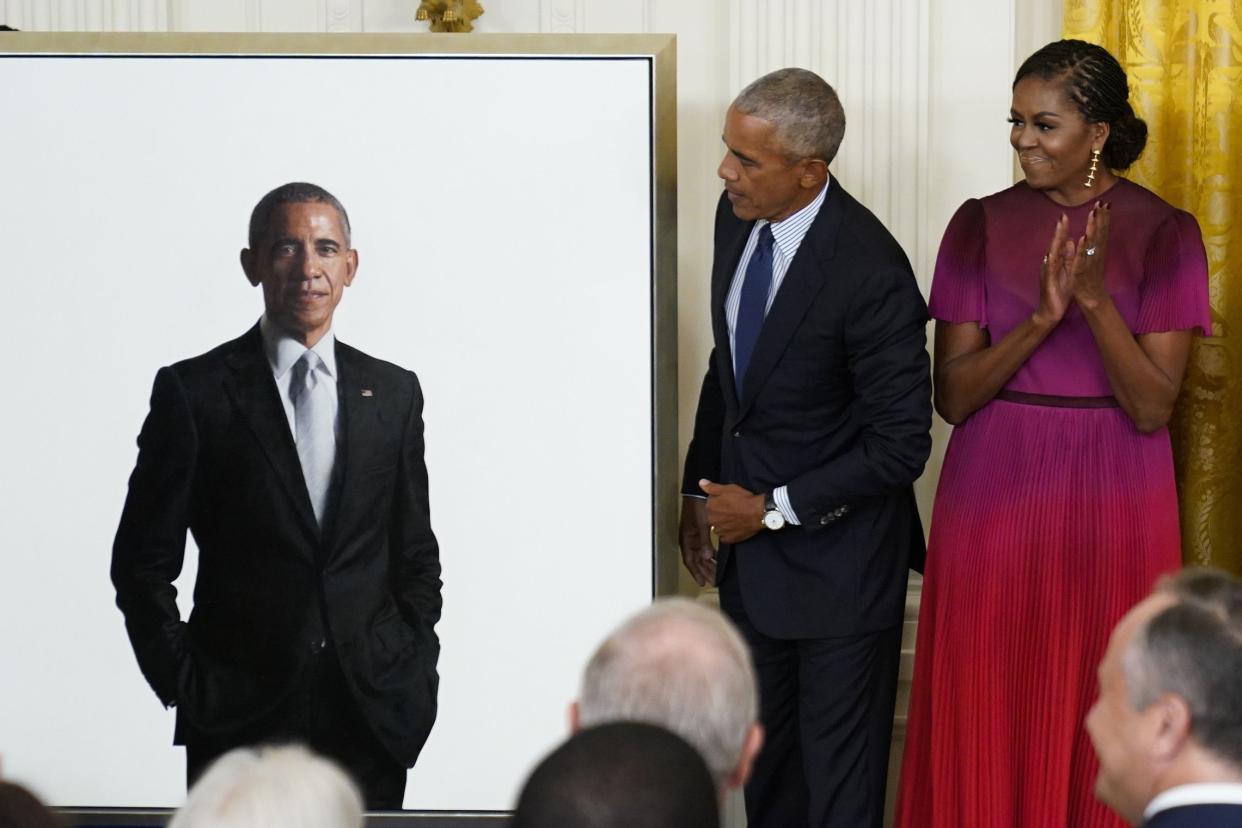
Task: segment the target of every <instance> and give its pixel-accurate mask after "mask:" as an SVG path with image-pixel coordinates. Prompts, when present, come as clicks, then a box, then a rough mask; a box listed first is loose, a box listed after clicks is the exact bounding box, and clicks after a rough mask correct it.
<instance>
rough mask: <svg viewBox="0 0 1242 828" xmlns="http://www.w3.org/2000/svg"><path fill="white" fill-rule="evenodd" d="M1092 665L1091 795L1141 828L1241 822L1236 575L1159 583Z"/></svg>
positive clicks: (1241, 595)
mask: <svg viewBox="0 0 1242 828" xmlns="http://www.w3.org/2000/svg"><path fill="white" fill-rule="evenodd" d="M1099 672H1100V697H1099V699H1098V700H1097V701H1096V703H1095V705H1094V706H1093V707H1092V708H1091V712H1090V713H1089V714H1087V732H1088V733H1089V734H1090V735H1091V742H1092V744H1093V745H1094V746H1095V753H1096V756H1097V757H1099V760H1100V770H1099V775H1098V776H1097V777H1096V783H1095V792H1096V796H1097V797H1099V799H1100V800H1101V801H1102V802H1104V803H1105V804H1106V805H1108V806H1109V807H1111V808H1112V809H1113V810H1114V811H1116V812H1117V813H1118V814H1119V815H1121V817H1123V818H1124V819H1126V820H1127V821H1129V822H1130V823H1131V824H1133V825H1144V826H1146V828H1237V826H1240V825H1242V582H1240V581H1238V579H1236V578H1233V577H1230V576H1228V575H1225V574H1224V573H1222V572H1216V571H1213V570H1206V569H1188V570H1184V571H1182V572H1181V573H1179V574H1178V575H1177V576H1175V577H1172V578H1167V579H1165V580H1162V581H1161V582H1160V583H1159V584H1157V586H1156V590H1155V592H1153V593H1152V594H1151V595H1150V596H1148V597H1147V598H1146V599H1144V600H1143V601H1141V602H1140V603H1139V604H1138V605H1137V606H1135V607H1134V608H1133V609H1132V610H1130V612H1129V613H1127V614H1126V616H1125V617H1124V618H1122V619H1121V621H1120V623H1118V624H1117V627H1116V629H1114V630H1113V635H1112V638H1111V639H1110V640H1109V642H1108V650H1107V651H1106V652H1105V653H1104V658H1103V660H1102V661H1101V662H1100V671H1099Z"/></svg>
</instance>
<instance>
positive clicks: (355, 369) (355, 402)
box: [328, 340, 384, 548]
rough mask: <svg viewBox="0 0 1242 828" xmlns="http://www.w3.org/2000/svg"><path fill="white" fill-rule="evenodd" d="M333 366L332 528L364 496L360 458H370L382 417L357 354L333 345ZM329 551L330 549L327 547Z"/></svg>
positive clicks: (378, 391)
mask: <svg viewBox="0 0 1242 828" xmlns="http://www.w3.org/2000/svg"><path fill="white" fill-rule="evenodd" d="M336 366H337V372H338V373H339V375H340V376H339V378H338V380H337V389H338V393H339V394H340V406H341V407H340V411H341V419H342V423H341V439H340V441H339V443H338V445H337V451H336V462H337V466H338V468H339V472H340V473H339V474H338V475H337V479H338V480H339V481H340V482H339V485H338V487H337V489H336V497H335V498H333V500H332V506H331V511H330V515H331V517H330V520H329V522H328V526H329V527H331V528H335V527H338V526H341V525H342V524H343V523H344V522H345V521H347V520H348V517H349V515H350V514H351V513H352V511H353V510H354V508H355V504H356V503H357V500H358V498H359V497H363V496H365V493H364V492H362V491H360V489H361V475H362V470H363V467H364V466H365V463H364V462H362V461H363V460H364V458H366V457H369V456H370V455H371V453H372V452H371V451H370V447H371V446H372V445H373V443H374V441H375V440H376V438H377V436H378V435H379V433H380V427H381V423H382V422H383V419H384V418H383V415H382V414H381V412H380V410H379V405H378V402H377V396H376V395H377V394H380V393H382V392H383V390H384V389H377V388H376V386H375V382H374V380H373V379H372V377H371V376H370V375H369V373H368V372H367V371H366V369H365V366H364V365H363V364H362V361H361V360H359V359H358V352H357V351H355V350H354V349H353V348H350V347H349V346H348V345H343V344H341V342H340V340H337V343H336ZM329 548H331V545H330V544H329Z"/></svg>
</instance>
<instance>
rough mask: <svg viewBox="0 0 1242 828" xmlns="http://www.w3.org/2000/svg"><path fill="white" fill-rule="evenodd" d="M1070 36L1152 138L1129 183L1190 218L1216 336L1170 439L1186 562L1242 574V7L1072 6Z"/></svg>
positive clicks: (1183, 2) (1145, 2)
mask: <svg viewBox="0 0 1242 828" xmlns="http://www.w3.org/2000/svg"><path fill="white" fill-rule="evenodd" d="M1064 9H1065V17H1064V27H1063V36H1064V37H1067V38H1077V39H1080V40H1087V41H1090V42H1092V43H1098V44H1100V45H1101V46H1103V47H1104V48H1106V49H1108V50H1109V51H1110V52H1112V53H1113V54H1114V55H1115V56H1116V57H1117V59H1118V60H1119V61H1120V62H1121V65H1122V67H1123V68H1124V69H1125V70H1126V74H1127V75H1128V76H1129V80H1130V99H1131V101H1132V102H1133V104H1134V108H1135V111H1136V112H1137V113H1138V115H1139V117H1140V118H1143V119H1144V120H1146V121H1147V126H1148V129H1149V133H1148V143H1147V150H1146V152H1144V153H1143V156H1142V157H1141V158H1140V159H1139V161H1138V163H1136V164H1135V165H1134V166H1133V167H1132V168H1131V169H1130V170H1129V171H1128V172H1127V173H1126V175H1127V177H1129V178H1130V179H1132V180H1134V181H1136V182H1138V183H1140V184H1142V185H1143V186H1145V187H1147V188H1148V189H1150V190H1153V191H1154V192H1156V193H1158V194H1159V195H1160V196H1161V197H1163V198H1164V199H1166V200H1167V201H1169V202H1170V203H1172V204H1174V205H1176V206H1178V207H1181V208H1182V209H1184V210H1188V211H1189V212H1191V213H1192V214H1194V216H1195V218H1197V219H1198V220H1199V226H1200V228H1201V229H1202V231H1203V242H1204V244H1205V245H1206V247H1207V256H1208V269H1209V274H1210V275H1209V291H1210V297H1211V304H1212V325H1213V332H1212V333H1213V336H1212V338H1210V339H1200V338H1198V337H1196V338H1195V341H1194V345H1193V350H1192V351H1191V356H1190V364H1189V366H1188V368H1187V372H1186V380H1185V383H1184V384H1183V386H1182V395H1181V398H1180V399H1179V401H1178V405H1177V410H1176V412H1175V413H1174V416H1173V421H1172V423H1170V431H1171V432H1172V436H1173V454H1174V459H1175V461H1176V465H1177V478H1178V479H1177V483H1178V497H1179V500H1180V506H1181V520H1182V547H1183V548H1182V552H1183V557H1184V559H1185V561H1186V563H1188V564H1201V565H1205V566H1215V567H1219V568H1221V569H1225V570H1228V571H1230V572H1233V573H1235V574H1238V575H1242V0H1065V7H1064Z"/></svg>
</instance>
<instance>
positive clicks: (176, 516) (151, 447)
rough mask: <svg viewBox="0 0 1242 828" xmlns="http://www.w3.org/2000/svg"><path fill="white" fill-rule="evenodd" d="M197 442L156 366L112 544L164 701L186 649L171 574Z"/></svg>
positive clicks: (179, 556) (184, 405)
mask: <svg viewBox="0 0 1242 828" xmlns="http://www.w3.org/2000/svg"><path fill="white" fill-rule="evenodd" d="M197 442H198V441H197V436H196V432H195V427H194V418H193V416H192V414H191V411H190V404H189V400H188V399H187V397H186V394H185V389H184V388H183V387H182V385H181V382H180V380H179V379H178V378H177V374H176V372H175V371H173V369H171V368H162V369H160V371H159V373H158V374H156V376H155V387H154V388H153V390H152V391H151V411H150V413H148V414H147V419H146V421H145V422H144V423H143V425H142V432H141V434H139V436H138V462H137V464H136V465H135V466H134V472H133V474H132V475H130V478H129V494H128V496H127V497H126V498H125V507H124V510H123V511H122V512H121V524H120V526H119V528H118V529H117V532H116V540H115V541H114V542H113V545H112V583H113V585H114V586H115V587H116V603H117V606H118V607H119V608H120V610H121V613H122V614H123V615H124V616H125V628H126V630H127V631H128V632H129V640H130V643H131V644H132V645H133V647H134V654H135V655H136V656H137V658H138V666H139V668H141V670H142V674H143V675H144V676H146V679H147V681H148V682H149V683H150V684H151V687H152V689H154V690H155V693H156V695H158V696H159V697H160V701H162V702H163V703H164V704H165V705H170V704H173V703H175V702H176V701H177V687H178V675H179V672H180V666H181V664H182V663H183V661H184V657H185V651H186V644H185V635H186V631H185V623H184V622H183V621H182V620H181V615H180V613H179V612H178V610H177V601H176V598H177V589H176V587H174V586H173V581H174V580H176V578H177V576H178V575H180V574H181V564H182V560H183V559H184V557H185V535H186V529H187V527H188V525H189V510H190V493H191V489H192V486H193V477H194V467H195V456H196V454H197Z"/></svg>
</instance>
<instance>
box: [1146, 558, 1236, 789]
mask: <svg viewBox="0 0 1242 828" xmlns="http://www.w3.org/2000/svg"><path fill="white" fill-rule="evenodd" d="M1156 589H1157V592H1158V593H1160V594H1164V595H1168V596H1169V597H1171V598H1173V599H1174V601H1175V603H1173V604H1172V605H1170V606H1168V607H1166V608H1164V609H1163V610H1161V611H1160V612H1158V613H1157V614H1156V615H1154V616H1153V617H1152V618H1151V620H1149V621H1148V622H1147V624H1146V626H1144V627H1142V628H1141V629H1139V630H1138V631H1137V632H1136V634H1135V636H1134V638H1133V640H1132V641H1131V643H1130V647H1129V648H1128V649H1127V650H1126V651H1125V653H1124V654H1123V655H1122V662H1121V664H1122V670H1123V671H1124V675H1125V679H1126V687H1127V688H1128V689H1129V695H1130V704H1131V705H1132V706H1133V707H1134V709H1135V710H1145V709H1147V708H1148V707H1149V706H1151V705H1152V704H1154V703H1155V702H1156V701H1157V700H1158V699H1159V698H1160V697H1161V696H1162V695H1164V694H1166V693H1171V694H1174V695H1176V696H1179V697H1181V698H1182V699H1183V700H1184V701H1185V703H1186V706H1187V708H1188V709H1189V710H1190V727H1191V732H1192V733H1193V735H1194V737H1195V739H1196V741H1197V742H1198V743H1199V744H1200V745H1202V746H1203V747H1205V748H1207V749H1208V750H1209V751H1211V752H1212V753H1214V754H1216V755H1217V756H1218V757H1220V758H1221V759H1224V760H1225V761H1227V762H1228V763H1230V764H1232V765H1233V766H1234V767H1236V768H1238V769H1239V770H1242V581H1239V580H1238V579H1236V578H1234V577H1232V576H1229V575H1226V574H1225V573H1223V572H1218V571H1215V570H1210V569H1197V568H1191V569H1186V570H1183V571H1182V572H1180V573H1178V574H1177V575H1176V576H1174V577H1171V578H1166V579H1164V580H1162V581H1161V582H1160V584H1158V585H1157V588H1156Z"/></svg>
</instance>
